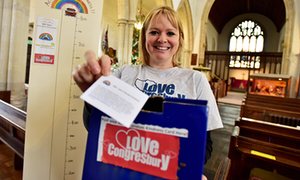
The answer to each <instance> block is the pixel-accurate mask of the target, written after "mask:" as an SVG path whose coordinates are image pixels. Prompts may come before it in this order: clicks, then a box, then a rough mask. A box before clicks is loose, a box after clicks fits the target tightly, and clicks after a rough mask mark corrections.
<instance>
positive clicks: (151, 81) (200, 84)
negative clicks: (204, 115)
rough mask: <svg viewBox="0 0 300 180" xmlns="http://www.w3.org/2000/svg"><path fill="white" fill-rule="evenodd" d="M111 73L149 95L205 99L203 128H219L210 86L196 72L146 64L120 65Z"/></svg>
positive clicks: (217, 111) (219, 119) (205, 79)
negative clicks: (205, 110) (206, 109)
mask: <svg viewBox="0 0 300 180" xmlns="http://www.w3.org/2000/svg"><path fill="white" fill-rule="evenodd" d="M114 75H115V76H116V77H118V78H120V79H122V80H123V81H125V82H127V83H128V84H131V85H132V86H134V87H136V88H137V89H139V90H141V91H142V92H144V93H146V94H148V95H149V96H162V97H173V98H174V97H175V98H182V99H201V100H207V101H208V104H207V105H208V123H207V130H208V131H209V130H213V129H218V128H222V127H223V124H222V120H221V117H220V114H219V110H218V107H217V104H216V100H215V97H214V95H213V93H212V90H211V88H210V85H209V83H208V81H207V78H206V77H205V76H204V75H203V74H202V73H201V72H199V71H194V70H191V69H184V68H179V67H173V68H170V69H166V70H160V69H155V68H152V67H150V66H147V65H124V66H122V67H121V68H119V69H117V70H116V71H115V72H114Z"/></svg>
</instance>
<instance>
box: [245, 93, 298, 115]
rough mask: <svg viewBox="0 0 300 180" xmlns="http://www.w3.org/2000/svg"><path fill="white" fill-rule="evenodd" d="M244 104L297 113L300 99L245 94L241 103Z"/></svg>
mask: <svg viewBox="0 0 300 180" xmlns="http://www.w3.org/2000/svg"><path fill="white" fill-rule="evenodd" d="M243 103H244V104H252V105H259V106H262V107H264V106H266V107H270V108H274V109H282V110H293V111H299V109H300V99H297V98H282V97H274V96H261V95H254V94H247V96H246V98H245V99H244V101H243Z"/></svg>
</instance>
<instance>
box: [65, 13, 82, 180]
mask: <svg viewBox="0 0 300 180" xmlns="http://www.w3.org/2000/svg"><path fill="white" fill-rule="evenodd" d="M63 13H64V14H63V15H62V21H61V23H62V26H61V37H63V35H64V36H69V37H71V38H64V39H69V41H70V42H64V44H66V47H62V49H64V48H71V44H73V45H72V48H73V50H72V51H70V50H69V51H68V52H70V53H69V58H70V59H72V62H71V63H70V66H71V69H70V74H72V71H73V70H74V69H75V67H76V66H78V65H79V64H82V63H83V58H82V57H83V54H84V52H85V50H86V48H85V42H84V40H85V38H84V30H83V28H81V27H84V26H85V23H86V22H87V18H86V17H85V16H86V15H85V14H81V13H77V14H76V15H72V16H70V15H66V13H65V12H63ZM80 95H81V91H80V89H79V88H78V87H77V85H76V83H75V82H74V80H73V78H70V85H69V104H68V119H67V129H66V143H65V156H64V157H65V162H64V163H65V164H64V179H66V180H75V179H81V173H82V168H83V161H84V153H85V142H86V130H85V129H84V126H83V123H82V109H83V101H82V100H81V99H80Z"/></svg>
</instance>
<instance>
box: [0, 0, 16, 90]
mask: <svg viewBox="0 0 300 180" xmlns="http://www.w3.org/2000/svg"><path fill="white" fill-rule="evenodd" d="M12 6H13V1H11V0H4V1H1V2H0V9H1V10H0V11H1V13H0V16H1V17H0V22H1V23H0V26H1V33H0V90H2V91H3V90H8V88H7V76H8V61H9V46H10V41H11V40H10V37H11V23H12Z"/></svg>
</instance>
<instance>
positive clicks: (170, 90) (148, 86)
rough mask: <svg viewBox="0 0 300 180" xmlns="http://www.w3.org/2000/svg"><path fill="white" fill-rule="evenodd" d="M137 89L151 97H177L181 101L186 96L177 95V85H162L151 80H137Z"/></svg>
mask: <svg viewBox="0 0 300 180" xmlns="http://www.w3.org/2000/svg"><path fill="white" fill-rule="evenodd" d="M135 87H136V88H138V89H139V90H140V91H142V92H144V93H146V94H147V95H149V96H162V97H165V98H166V97H177V98H180V99H185V95H183V94H176V85H175V84H162V83H157V82H155V81H153V80H149V79H146V80H141V79H136V81H135Z"/></svg>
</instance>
